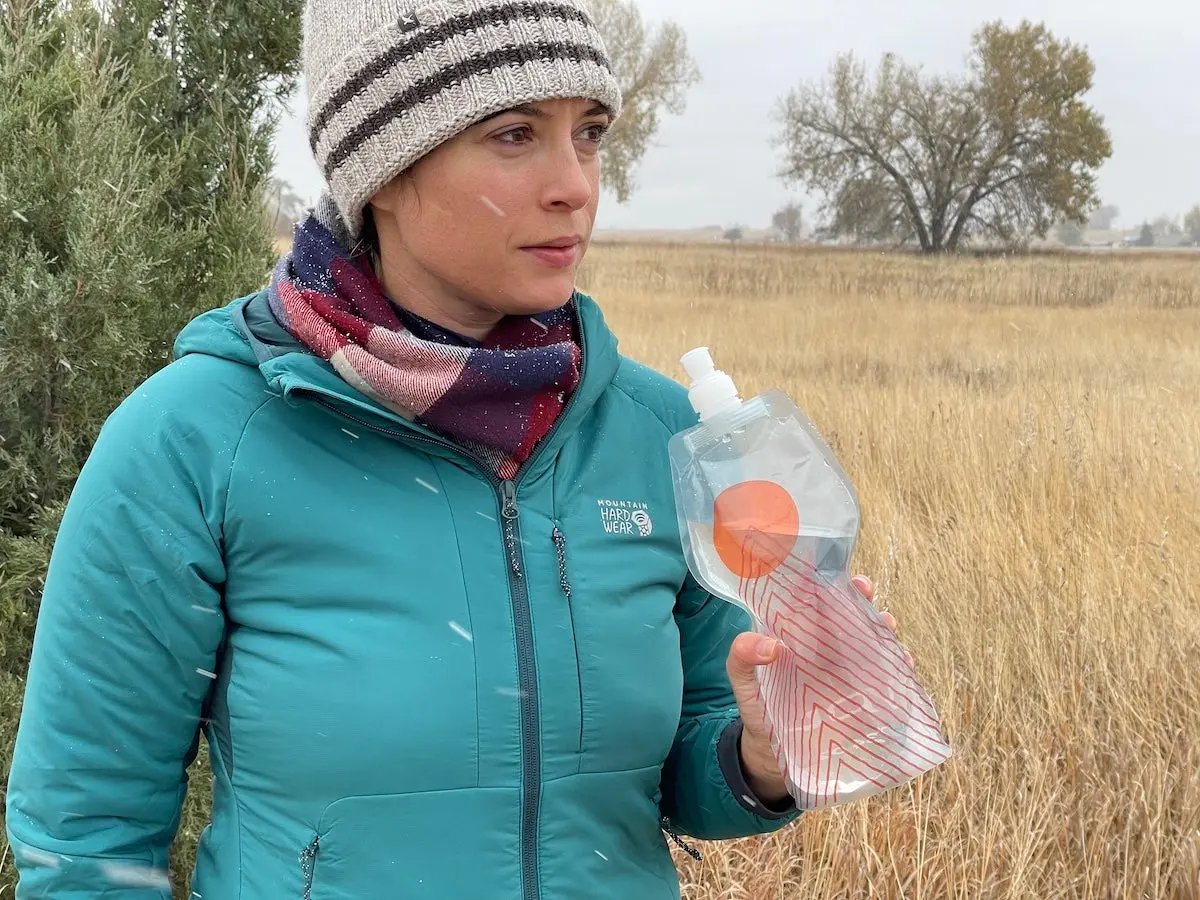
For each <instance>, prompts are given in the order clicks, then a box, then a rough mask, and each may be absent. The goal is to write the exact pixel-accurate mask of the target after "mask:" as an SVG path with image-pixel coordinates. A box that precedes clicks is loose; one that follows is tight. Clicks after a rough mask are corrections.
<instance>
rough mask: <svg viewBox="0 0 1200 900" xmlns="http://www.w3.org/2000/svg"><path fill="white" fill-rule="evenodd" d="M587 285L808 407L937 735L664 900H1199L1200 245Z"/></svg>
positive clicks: (665, 351) (728, 251) (826, 258)
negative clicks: (1169, 252) (926, 755)
mask: <svg viewBox="0 0 1200 900" xmlns="http://www.w3.org/2000/svg"><path fill="white" fill-rule="evenodd" d="M581 287H583V288H584V289H585V290H587V291H588V292H589V293H591V294H592V295H593V296H595V297H596V298H597V299H598V300H599V301H600V303H601V304H602V306H603V307H604V308H605V310H606V313H607V315H608V318H609V320H610V322H611V323H612V325H613V326H614V328H615V330H616V331H617V334H618V336H619V337H620V338H621V341H622V349H623V350H624V352H625V353H627V354H628V355H630V356H633V357H634V358H637V359H639V360H641V361H644V362H646V363H648V364H650V365H652V366H654V367H655V368H658V369H659V370H660V371H664V372H667V373H668V374H671V375H672V376H674V377H681V373H680V369H679V365H678V362H677V360H678V357H679V356H680V355H681V354H682V353H683V352H685V351H686V350H689V349H691V348H692V347H694V346H697V345H701V344H706V345H708V346H710V347H711V348H712V351H713V354H714V357H715V359H716V361H717V364H718V366H719V367H721V368H724V369H726V370H727V371H728V372H729V373H730V374H731V375H733V376H734V377H735V379H736V380H737V381H738V384H739V387H740V388H741V389H742V393H743V396H749V395H751V394H753V393H756V392H757V391H759V390H762V389H765V388H768V387H779V388H782V389H784V390H786V391H787V392H788V393H789V394H791V396H792V397H793V398H794V399H795V400H796V401H797V403H798V404H799V405H800V406H801V407H802V408H804V409H805V411H806V412H807V413H808V414H809V415H810V416H811V417H812V418H813V419H814V421H815V422H816V423H817V425H818V427H819V428H821V429H822V431H823V432H824V434H825V435H826V437H827V438H828V439H829V440H830V441H831V443H832V444H833V446H834V448H835V450H836V451H837V452H838V455H839V458H840V459H841V461H842V462H843V464H844V465H845V467H846V469H847V471H848V472H849V473H850V475H851V476H852V478H853V479H854V482H855V485H856V487H857V488H858V491H859V494H860V500H861V502H862V505H863V513H864V521H863V526H862V534H861V538H860V542H859V546H858V550H857V553H856V560H855V566H854V568H855V570H856V571H859V572H863V573H866V574H869V575H871V576H872V577H873V578H874V579H875V581H876V584H877V586H878V594H877V601H876V602H877V605H878V606H879V607H880V608H887V609H889V610H891V611H892V612H893V613H894V614H895V615H896V616H897V618H898V619H899V636H900V638H901V640H902V641H904V642H905V644H906V645H907V646H908V647H909V648H910V649H911V650H912V652H913V653H914V655H915V658H916V662H917V668H918V672H919V674H920V677H921V679H922V682H923V684H924V685H925V687H926V689H927V690H928V691H929V693H930V694H931V696H932V697H933V698H934V701H935V703H936V704H937V706H938V709H939V712H940V714H941V716H942V720H943V724H944V727H945V731H946V734H947V736H948V738H949V739H950V741H951V743H952V745H953V748H954V756H953V757H952V758H951V759H950V760H949V761H948V762H947V763H945V764H944V765H943V766H941V767H940V768H938V769H937V770H935V771H934V772H932V773H929V774H928V775H926V776H923V777H922V778H920V779H918V780H917V781H915V782H913V783H911V784H910V785H908V786H906V787H903V788H899V789H896V790H894V791H892V792H890V793H889V794H888V795H885V796H884V797H882V798H873V799H871V800H868V801H863V802H860V803H858V804H855V805H852V806H850V807H847V808H844V809H838V810H833V811H828V812H821V813H813V814H809V815H806V816H804V817H802V819H801V821H800V822H799V823H798V824H797V825H796V826H795V827H793V828H791V829H789V830H787V831H785V832H784V833H782V834H780V835H775V836H771V837H767V838H763V839H749V840H745V841H735V842H728V843H722V844H713V845H703V844H702V845H700V847H701V849H702V850H704V852H705V859H704V861H703V862H702V863H697V862H693V861H692V860H690V859H688V858H687V857H686V856H684V855H683V854H679V856H678V862H679V867H680V871H681V873H682V878H683V880H684V882H685V884H686V890H685V896H686V897H687V898H688V900H718V898H720V900H751V898H753V900H764V898H779V900H783V898H787V900H832V898H867V897H878V898H906V900H918V898H961V900H992V898H1014V900H1015V898H1022V900H1048V898H1139V900H1140V898H1146V900H1195V898H1200V621H1198V618H1200V601H1198V600H1197V589H1196V587H1195V586H1194V584H1195V582H1197V581H1200V258H1197V257H1194V256H1188V257H1179V256H1166V255H1164V256H1136V257H1135V256H1120V255H1116V256H1104V257H1089V256H1035V257H1026V258H1009V259H1002V258H993V259H961V258H960V259H924V258H919V257H914V256H907V255H881V254H865V253H852V252H830V251H825V252H814V251H803V250H799V251H797V250H791V251H789V250H786V249H775V248H748V247H741V248H738V249H736V250H734V249H732V248H730V247H662V246H642V247H638V246H621V245H612V246H609V245H596V246H594V247H593V248H592V251H591V253H590V255H589V257H588V268H587V271H586V272H585V273H584V278H583V280H582V283H581Z"/></svg>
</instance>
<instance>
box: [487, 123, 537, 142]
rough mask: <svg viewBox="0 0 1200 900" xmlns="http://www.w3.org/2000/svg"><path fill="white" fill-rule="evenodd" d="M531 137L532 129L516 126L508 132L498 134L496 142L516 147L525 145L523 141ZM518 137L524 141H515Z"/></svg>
mask: <svg viewBox="0 0 1200 900" xmlns="http://www.w3.org/2000/svg"><path fill="white" fill-rule="evenodd" d="M532 135H533V129H532V128H530V127H529V126H528V125H518V126H517V127H516V128H510V129H508V131H502V132H501V133H500V134H498V135H496V140H498V141H500V143H502V144H511V145H514V146H516V145H519V144H523V143H525V140H528V139H529V138H530V137H531V136H532ZM518 137H520V138H523V139H525V140H516V138H518Z"/></svg>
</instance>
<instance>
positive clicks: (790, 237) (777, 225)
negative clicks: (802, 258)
mask: <svg viewBox="0 0 1200 900" xmlns="http://www.w3.org/2000/svg"><path fill="white" fill-rule="evenodd" d="M802 213H803V209H802V208H801V206H800V204H799V203H797V202H795V201H794V200H793V201H790V202H789V203H786V204H784V206H782V207H780V209H779V210H777V211H776V213H775V215H773V216H772V217H771V227H772V228H774V229H775V230H776V231H777V232H778V233H779V234H780V235H781V236H782V237H783V239H784V240H785V241H787V242H788V243H789V244H794V243H796V241H798V240H800V232H801V228H802V227H803V224H804V223H803V218H802Z"/></svg>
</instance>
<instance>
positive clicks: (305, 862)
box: [300, 834, 321, 900]
mask: <svg viewBox="0 0 1200 900" xmlns="http://www.w3.org/2000/svg"><path fill="white" fill-rule="evenodd" d="M320 849H321V836H320V835H319V834H314V835H313V839H312V840H311V841H309V843H308V846H307V847H305V848H304V849H303V850H301V851H300V872H301V874H303V876H304V900H312V889H313V878H314V877H315V876H316V874H317V852H318V851H319V850H320Z"/></svg>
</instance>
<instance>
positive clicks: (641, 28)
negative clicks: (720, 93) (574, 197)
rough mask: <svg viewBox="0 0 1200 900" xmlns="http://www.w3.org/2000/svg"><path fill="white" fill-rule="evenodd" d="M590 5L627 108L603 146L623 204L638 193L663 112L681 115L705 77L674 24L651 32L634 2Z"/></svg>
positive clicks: (607, 177) (610, 184) (608, 174)
mask: <svg viewBox="0 0 1200 900" xmlns="http://www.w3.org/2000/svg"><path fill="white" fill-rule="evenodd" d="M591 5H592V15H593V17H594V18H595V21H596V28H597V29H598V30H599V31H600V33H601V35H602V36H603V37H604V43H605V46H606V47H607V48H608V54H609V57H610V58H611V60H612V65H613V71H614V73H615V74H616V76H617V81H618V82H619V83H620V85H621V92H622V102H623V105H624V111H623V112H622V114H621V117H620V118H619V119H618V120H617V122H616V124H615V125H614V126H613V128H612V130H611V131H610V132H609V133H608V134H607V135H606V136H605V139H604V143H603V144H602V145H601V147H602V149H601V161H602V176H601V177H602V179H603V184H604V186H605V187H607V188H609V189H611V190H612V191H613V192H614V193H615V194H616V196H617V201H618V202H620V203H624V202H625V201H626V200H628V199H629V197H630V196H631V195H632V194H633V191H634V170H635V169H636V168H637V166H638V163H640V162H641V160H642V157H643V156H645V154H646V150H647V148H648V147H649V146H650V141H651V140H652V139H653V138H654V136H655V135H656V134H657V133H658V126H659V114H660V111H661V110H664V109H665V110H667V111H668V112H671V113H673V114H675V115H679V114H681V113H682V112H683V111H684V109H685V108H686V106H687V89H688V88H689V87H691V86H692V85H693V84H695V83H697V82H698V81H699V80H700V71H699V69H698V68H697V66H696V63H695V61H694V60H693V59H692V57H691V56H690V54H689V53H688V48H687V36H686V35H685V34H684V33H683V29H682V28H680V27H679V26H678V25H677V24H675V23H674V22H670V21H668V22H664V23H662V24H661V25H659V26H658V27H656V28H650V27H648V26H647V24H646V23H645V22H644V21H643V20H642V16H641V13H640V12H639V11H638V8H637V6H636V4H635V3H634V2H633V0H592V4H591Z"/></svg>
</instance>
